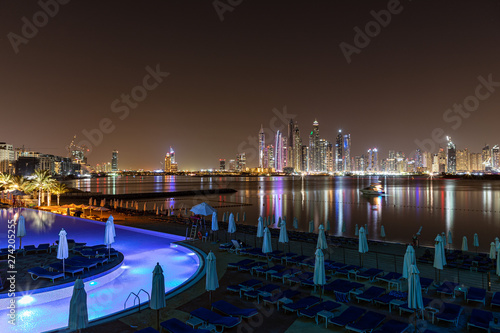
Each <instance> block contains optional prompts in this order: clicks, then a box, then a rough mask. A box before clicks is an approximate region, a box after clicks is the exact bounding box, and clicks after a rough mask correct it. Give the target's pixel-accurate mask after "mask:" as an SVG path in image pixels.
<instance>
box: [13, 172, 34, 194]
mask: <svg viewBox="0 0 500 333" xmlns="http://www.w3.org/2000/svg"><path fill="white" fill-rule="evenodd" d="M29 185H30V181H29V180H28V179H26V178H24V177H23V176H14V177H12V181H11V183H10V189H11V190H19V191H23V192H30V186H29Z"/></svg>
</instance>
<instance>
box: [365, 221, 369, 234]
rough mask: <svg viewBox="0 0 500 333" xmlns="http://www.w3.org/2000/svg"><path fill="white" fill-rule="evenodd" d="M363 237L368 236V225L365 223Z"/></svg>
mask: <svg viewBox="0 0 500 333" xmlns="http://www.w3.org/2000/svg"><path fill="white" fill-rule="evenodd" d="M365 235H366V236H368V224H366V223H365Z"/></svg>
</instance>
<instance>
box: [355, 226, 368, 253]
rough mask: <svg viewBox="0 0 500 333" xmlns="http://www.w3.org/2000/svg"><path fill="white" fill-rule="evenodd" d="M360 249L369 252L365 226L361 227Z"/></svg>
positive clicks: (360, 251) (362, 251)
mask: <svg viewBox="0 0 500 333" xmlns="http://www.w3.org/2000/svg"><path fill="white" fill-rule="evenodd" d="M358 243H359V244H358V251H359V253H366V252H368V250H369V249H368V241H367V240H366V234H365V228H363V227H361V228H359V241H358Z"/></svg>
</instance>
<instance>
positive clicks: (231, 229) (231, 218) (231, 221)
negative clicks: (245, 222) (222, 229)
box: [227, 213, 236, 234]
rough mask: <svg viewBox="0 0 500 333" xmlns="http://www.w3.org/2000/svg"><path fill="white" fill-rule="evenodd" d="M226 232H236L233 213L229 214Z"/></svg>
mask: <svg viewBox="0 0 500 333" xmlns="http://www.w3.org/2000/svg"><path fill="white" fill-rule="evenodd" d="M227 232H228V233H230V234H232V233H234V232H236V222H235V221H234V215H233V213H231V215H229V224H228V225H227Z"/></svg>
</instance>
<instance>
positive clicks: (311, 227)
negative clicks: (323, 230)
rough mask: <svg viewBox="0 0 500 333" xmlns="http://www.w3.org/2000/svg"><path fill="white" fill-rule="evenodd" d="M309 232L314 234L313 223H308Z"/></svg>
mask: <svg viewBox="0 0 500 333" xmlns="http://www.w3.org/2000/svg"><path fill="white" fill-rule="evenodd" d="M309 232H311V233H312V232H314V221H309Z"/></svg>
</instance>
